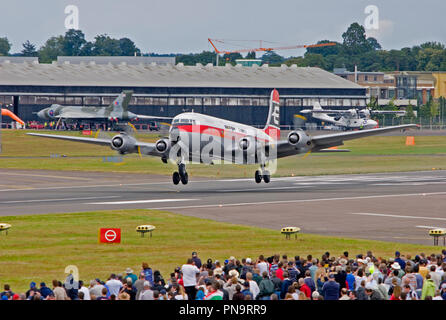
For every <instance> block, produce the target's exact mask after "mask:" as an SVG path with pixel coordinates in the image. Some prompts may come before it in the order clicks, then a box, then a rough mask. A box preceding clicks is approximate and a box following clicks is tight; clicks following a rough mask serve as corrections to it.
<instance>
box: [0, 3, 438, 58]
mask: <svg viewBox="0 0 446 320" xmlns="http://www.w3.org/2000/svg"><path fill="white" fill-rule="evenodd" d="M67 5H76V6H77V7H78V8H79V28H80V29H81V30H82V31H83V32H84V33H85V35H86V37H87V40H93V38H94V36H95V35H98V34H103V33H106V34H108V35H110V36H112V37H115V38H121V37H128V38H130V39H132V40H133V41H135V43H136V45H137V47H138V48H140V49H141V50H142V51H143V52H144V53H145V52H157V53H171V52H174V53H189V52H201V51H203V50H211V49H212V48H211V47H210V45H209V44H208V42H207V38H217V39H243V40H248V39H253V40H254V39H262V40H267V41H274V42H276V44H270V45H271V46H281V45H294V44H311V43H315V42H316V41H318V40H323V39H328V40H335V41H342V33H343V32H344V31H345V30H346V29H347V27H348V26H349V25H350V24H351V23H352V22H359V23H360V24H362V25H364V24H365V19H366V17H367V14H365V13H364V10H365V8H366V7H367V6H368V5H376V6H377V7H378V9H379V20H380V23H379V30H368V33H369V34H370V35H373V36H375V37H376V38H377V39H378V41H379V42H380V43H381V45H382V46H383V48H384V49H400V48H402V47H407V46H413V45H416V44H420V43H422V42H426V41H440V42H443V43H446V31H445V30H446V19H445V12H446V1H444V0H423V1H420V0H373V1H372V0H324V1H322V0H274V1H272V0H270V1H266V0H255V1H253V0H225V1H215V0H188V1H187V0H170V1H166V0H159V1H155V0H126V1H116V0H40V1H35V0H26V1H25V0H14V1H3V3H2V6H1V8H2V15H1V19H0V37H4V36H6V37H7V38H8V39H9V41H10V42H11V43H12V44H13V47H12V50H11V52H12V53H15V52H19V51H21V50H22V43H24V42H25V41H26V40H30V41H31V42H32V43H34V44H36V45H37V47H38V48H39V47H40V46H42V45H43V44H44V42H45V40H47V39H48V38H49V37H51V36H55V35H60V34H63V33H65V31H66V30H65V26H64V24H65V18H66V16H67V15H66V14H65V13H64V10H65V7H66V6H67ZM242 45H244V46H245V47H246V46H247V47H257V46H258V43H249V42H245V43H242ZM265 45H266V44H265ZM226 48H227V49H231V48H234V47H232V46H230V45H227V46H226V47H225V45H220V49H226ZM304 52H305V51H304V50H302V49H301V50H287V51H280V52H278V53H279V54H281V55H285V56H290V55H302V54H303V53H304Z"/></svg>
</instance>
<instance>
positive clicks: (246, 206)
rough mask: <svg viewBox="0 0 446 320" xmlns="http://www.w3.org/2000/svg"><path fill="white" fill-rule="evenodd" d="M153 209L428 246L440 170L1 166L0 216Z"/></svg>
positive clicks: (445, 188) (441, 203) (445, 185)
mask: <svg viewBox="0 0 446 320" xmlns="http://www.w3.org/2000/svg"><path fill="white" fill-rule="evenodd" d="M134 208H144V209H159V210H168V211H171V212H175V213H179V214H183V215H189V216H195V217H200V218H206V219H213V220H217V221H224V222H230V223H235V224H245V225H252V226H259V227H264V228H270V229H276V230H279V229H280V228H282V227H285V226H298V227H300V228H301V229H302V232H304V233H314V234H322V235H334V236H341V237H351V238H363V239H373V240H385V241H394V242H407V243H417V244H432V242H433V241H432V239H431V238H430V237H429V236H428V230H429V228H434V227H435V228H437V227H444V228H446V214H445V208H446V171H428V172H427V171H426V172H407V173H380V174H360V175H357V174H356V175H330V176H306V177H286V178H272V180H271V183H269V184H265V183H261V184H256V183H255V182H254V179H225V180H216V179H205V178H197V177H193V176H190V177H189V184H188V185H186V186H183V185H178V186H174V185H173V184H172V183H171V178H170V177H166V176H155V175H144V174H123V173H86V172H62V171H38V170H33V171H25V170H6V169H0V222H1V216H10V215H23V214H44V213H67V212H80V211H96V210H109V209H134Z"/></svg>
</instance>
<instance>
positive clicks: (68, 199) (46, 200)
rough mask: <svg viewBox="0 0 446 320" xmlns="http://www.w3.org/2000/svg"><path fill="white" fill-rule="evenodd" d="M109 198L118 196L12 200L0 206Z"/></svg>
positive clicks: (2, 202) (3, 202)
mask: <svg viewBox="0 0 446 320" xmlns="http://www.w3.org/2000/svg"><path fill="white" fill-rule="evenodd" d="M111 198H119V196H106V197H86V198H59V199H37V200H14V201H1V202H0V204H7V203H29V202H51V201H72V200H93V199H111Z"/></svg>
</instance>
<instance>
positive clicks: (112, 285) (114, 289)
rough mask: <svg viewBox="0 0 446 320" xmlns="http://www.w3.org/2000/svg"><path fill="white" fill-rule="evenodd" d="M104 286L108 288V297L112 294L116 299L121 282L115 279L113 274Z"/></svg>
mask: <svg viewBox="0 0 446 320" xmlns="http://www.w3.org/2000/svg"><path fill="white" fill-rule="evenodd" d="M105 285H106V286H107V288H108V291H109V296H110V295H112V294H113V295H114V296H115V297H117V296H118V295H119V292H120V291H121V288H122V282H121V281H119V280H118V279H116V275H115V274H114V273H112V274H111V275H110V278H109V280H108V281H107V282H106V283H105Z"/></svg>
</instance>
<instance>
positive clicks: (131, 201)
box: [86, 199, 199, 204]
mask: <svg viewBox="0 0 446 320" xmlns="http://www.w3.org/2000/svg"><path fill="white" fill-rule="evenodd" d="M195 200H199V199H153V200H130V201H113V202H90V203H86V204H138V203H155V202H181V201H195Z"/></svg>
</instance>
